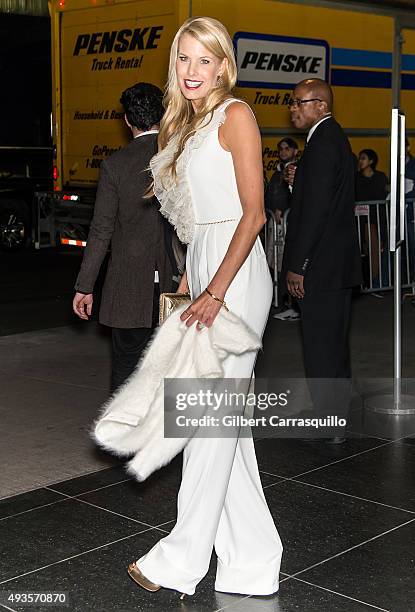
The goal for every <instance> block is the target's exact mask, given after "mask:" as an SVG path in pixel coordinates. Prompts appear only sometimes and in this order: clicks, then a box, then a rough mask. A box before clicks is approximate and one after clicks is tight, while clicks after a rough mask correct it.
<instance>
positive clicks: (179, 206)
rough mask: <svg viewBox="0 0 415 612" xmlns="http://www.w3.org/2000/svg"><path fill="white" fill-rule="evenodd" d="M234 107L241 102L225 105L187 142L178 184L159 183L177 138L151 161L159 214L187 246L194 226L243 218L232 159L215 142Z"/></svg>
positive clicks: (178, 165) (167, 178) (178, 168)
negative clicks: (231, 106)
mask: <svg viewBox="0 0 415 612" xmlns="http://www.w3.org/2000/svg"><path fill="white" fill-rule="evenodd" d="M233 102H243V101H242V100H238V99H237V98H230V99H228V100H225V102H223V103H222V104H221V105H220V106H219V107H218V108H217V109H215V110H214V111H212V112H211V113H209V114H208V115H207V116H206V117H205V119H204V120H203V122H202V125H201V126H200V127H199V128H198V129H197V131H196V132H195V133H194V134H193V135H192V136H191V137H190V138H189V139H188V140H187V141H186V144H185V146H184V149H183V151H182V153H181V155H180V156H179V158H178V159H177V162H176V179H174V178H173V177H171V176H170V175H168V176H165V177H164V178H163V180H162V179H161V177H160V171H161V170H162V169H163V168H164V167H166V165H167V164H168V163H170V162H171V161H172V159H173V157H174V153H175V151H176V149H177V144H178V139H177V137H175V136H173V137H172V138H171V139H170V140H169V142H168V144H167V146H166V147H165V148H164V149H163V150H162V151H160V152H159V153H157V154H156V155H155V156H154V157H153V158H152V159H151V161H150V170H151V172H152V175H153V179H154V193H155V195H156V197H157V199H158V201H159V202H160V205H161V206H160V212H161V213H162V214H163V215H164V216H165V217H166V218H167V219H168V220H169V221H170V223H171V224H172V225H174V227H175V229H176V232H177V236H178V237H179V239H180V240H181V241H182V242H183V243H185V244H189V243H190V242H191V241H192V239H193V237H194V233H195V225H205V224H206V225H208V224H213V223H223V222H226V221H231V220H232V221H234V220H239V219H240V217H241V216H242V206H241V202H240V199H239V194H238V189H237V184H236V178H235V170H234V166H233V160H232V155H231V153H230V152H229V151H226V150H225V149H223V147H222V146H221V145H220V143H219V137H218V130H219V127H220V126H221V125H222V124H223V123H224V122H225V119H226V114H225V110H226V108H227V107H228V106H229V104H232V103H233ZM243 104H246V102H243ZM247 106H248V108H250V107H249V105H247Z"/></svg>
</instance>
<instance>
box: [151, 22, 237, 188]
mask: <svg viewBox="0 0 415 612" xmlns="http://www.w3.org/2000/svg"><path fill="white" fill-rule="evenodd" d="M183 34H190V35H191V36H193V37H194V38H195V39H196V40H197V41H198V42H199V43H201V44H202V45H203V46H204V47H206V49H208V51H209V52H210V53H212V55H214V56H215V57H216V58H218V59H219V60H223V59H225V58H226V60H227V61H226V62H225V63H224V69H223V71H222V74H221V78H220V80H219V81H218V83H217V85H216V87H214V88H213V89H212V90H211V91H210V92H209V94H208V95H207V96H206V99H205V100H204V103H203V105H202V106H201V107H200V108H199V109H198V110H197V112H195V111H194V110H193V106H192V103H191V102H190V100H186V98H185V97H184V95H183V94H182V92H181V90H180V87H179V83H178V81H177V75H176V60H177V55H178V51H179V42H180V38H181V37H182V36H183ZM236 78H237V68H236V62H235V55H234V50H233V45H232V40H231V38H230V36H229V33H228V31H227V29H226V28H225V26H224V25H223V24H222V23H221V22H220V21H217V19H212V17H191V18H190V19H188V20H187V21H185V22H184V24H183V25H182V26H181V27H180V29H179V30H178V32H177V34H176V36H175V37H174V40H173V43H172V46H171V50H170V63H169V74H168V80H167V84H166V89H165V94H164V99H163V104H164V107H165V109H166V112H165V114H164V117H163V119H162V120H161V123H160V132H159V136H158V148H159V151H161V150H163V149H164V148H165V147H166V145H167V143H168V142H169V140H170V138H171V137H172V135H173V134H174V135H175V136H177V138H178V146H177V149H176V151H175V155H174V157H173V161H172V162H171V163H170V164H169V165H168V166H167V167H166V168H164V170H163V174H166V175H167V174H171V175H172V176H173V177H175V174H176V161H177V158H178V157H179V156H180V154H181V153H182V151H183V148H184V145H185V144H186V141H187V139H188V138H189V137H190V136H191V135H192V134H194V132H195V131H196V130H197V128H198V127H199V126H200V124H201V123H202V122H203V120H204V119H205V117H206V116H207V115H208V114H209V113H211V111H213V110H214V109H215V108H217V107H218V106H219V105H220V104H221V103H222V102H223V101H224V100H226V99H227V98H229V97H232V96H231V91H232V89H233V88H234V87H235V83H236Z"/></svg>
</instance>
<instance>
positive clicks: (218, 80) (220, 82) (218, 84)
mask: <svg viewBox="0 0 415 612" xmlns="http://www.w3.org/2000/svg"><path fill="white" fill-rule="evenodd" d="M216 85H217V86H218V87H221V86H222V85H223V79H222V75H221V74H218V78H217V79H216Z"/></svg>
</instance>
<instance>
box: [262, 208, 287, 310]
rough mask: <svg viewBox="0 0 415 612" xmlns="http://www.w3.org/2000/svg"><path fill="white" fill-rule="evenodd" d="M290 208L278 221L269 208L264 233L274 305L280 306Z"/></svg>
mask: <svg viewBox="0 0 415 612" xmlns="http://www.w3.org/2000/svg"><path fill="white" fill-rule="evenodd" d="M288 213H289V210H287V211H285V213H284V215H283V216H282V218H281V220H280V222H279V223H278V221H277V218H276V216H275V213H274V212H273V211H272V210H269V209H267V210H266V214H267V223H266V226H265V234H264V249H265V254H266V256H267V262H268V266H269V268H270V270H271V274H272V280H273V285H274V299H273V302H272V303H273V305H274V306H275V307H278V306H279V291H278V283H279V275H280V273H281V266H282V258H283V254H284V245H285V234H286V230H287V217H288Z"/></svg>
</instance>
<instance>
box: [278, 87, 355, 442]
mask: <svg viewBox="0 0 415 612" xmlns="http://www.w3.org/2000/svg"><path fill="white" fill-rule="evenodd" d="M289 108H290V113H291V121H292V123H293V125H294V127H295V128H297V129H300V130H302V131H306V130H307V131H308V134H307V144H306V147H305V149H304V154H303V156H302V157H301V160H300V162H299V164H298V167H297V169H296V170H295V176H294V181H293V192H292V200H291V211H290V216H289V222H288V229H287V237H286V244H285V251H284V261H283V271H282V276H283V277H284V278H285V280H286V283H287V288H288V291H289V293H290V294H291V295H292V296H293V297H295V298H297V299H298V303H299V306H300V309H301V327H302V336H303V350H304V370H305V375H306V377H307V379H308V385H309V389H310V393H311V397H312V400H313V404H314V408H315V409H316V410H317V411H318V414H319V416H321V415H330V414H331V415H332V414H333V410H335V411H336V414H341V415H347V410H348V407H349V402H350V388H351V386H350V379H351V364H350V354H349V345H348V337H349V321H350V310H351V298H352V288H353V287H354V286H356V285H359V284H360V280H361V262H360V252H359V243H358V238H357V231H356V222H355V218H354V202H355V199H354V182H355V180H354V179H355V168H354V161H353V157H352V151H351V148H350V144H349V142H348V140H347V137H346V135H345V133H344V131H343V130H342V128H341V126H340V125H339V124H338V123H337V122H336V121H335V119H334V118H333V116H332V108H333V92H332V90H331V88H330V86H329V85H328V84H327V83H326V82H325V81H323V80H321V79H307V80H305V81H302V82H301V83H299V84H298V85H297V86H296V87H295V89H294V92H293V99H292V100H291V102H290V107H289ZM333 398H335V402H334V403H333ZM343 441H344V439H343V437H342V436H336V437H334V438H333V439H329V440H328V442H330V443H341V442H343Z"/></svg>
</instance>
